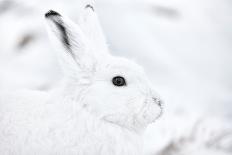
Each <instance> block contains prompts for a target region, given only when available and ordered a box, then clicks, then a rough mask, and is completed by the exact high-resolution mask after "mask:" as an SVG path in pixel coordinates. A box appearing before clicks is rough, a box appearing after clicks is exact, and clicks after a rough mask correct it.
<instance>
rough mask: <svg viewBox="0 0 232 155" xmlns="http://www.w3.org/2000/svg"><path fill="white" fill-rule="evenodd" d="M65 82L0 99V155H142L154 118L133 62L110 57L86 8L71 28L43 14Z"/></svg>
mask: <svg viewBox="0 0 232 155" xmlns="http://www.w3.org/2000/svg"><path fill="white" fill-rule="evenodd" d="M45 18H46V21H47V22H48V27H49V31H50V34H51V37H52V40H53V42H54V43H55V49H56V52H57V57H58V58H59V60H60V65H61V67H62V68H63V71H64V75H65V77H64V78H65V82H64V84H63V85H62V86H60V88H59V89H58V90H56V91H53V92H50V93H48V92H47V93H46V92H26V93H16V95H12V96H9V94H8V95H4V94H1V95H2V97H0V154H1V155H34V154H36V155H55V154H59V155H142V154H143V146H142V145H143V144H142V140H141V139H142V134H143V131H144V130H145V128H146V127H147V125H148V124H150V123H152V122H154V121H155V120H156V119H157V118H158V117H159V116H160V114H161V112H162V106H161V100H160V98H159V97H158V96H157V95H156V94H155V92H154V91H153V89H152V88H151V85H150V83H149V81H148V79H147V78H146V75H145V74H144V71H143V69H142V68H141V67H140V66H138V65H137V64H135V63H133V62H131V61H129V60H127V59H123V58H119V57H114V56H111V55H110V54H109V53H108V48H107V45H106V42H105V39H104V35H103V33H102V31H101V27H100V25H99V23H98V19H97V16H96V14H95V12H94V8H93V7H92V6H91V5H87V6H86V7H85V9H84V11H83V15H82V16H81V18H80V21H79V24H78V25H77V24H74V23H73V22H71V21H70V20H68V19H67V18H65V17H63V16H61V15H60V14H59V13H57V12H55V11H49V12H47V13H46V14H45Z"/></svg>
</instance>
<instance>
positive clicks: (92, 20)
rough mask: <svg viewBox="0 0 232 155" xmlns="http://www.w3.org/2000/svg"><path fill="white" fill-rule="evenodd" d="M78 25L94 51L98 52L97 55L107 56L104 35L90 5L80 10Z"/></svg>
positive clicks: (94, 11)
mask: <svg viewBox="0 0 232 155" xmlns="http://www.w3.org/2000/svg"><path fill="white" fill-rule="evenodd" d="M79 25H80V27H81V29H82V30H83V32H84V33H85V35H86V37H87V38H88V39H89V41H90V43H91V44H92V46H93V47H94V48H95V50H96V49H97V50H98V53H97V54H98V55H101V54H103V55H105V54H108V47H107V44H106V39H105V35H104V33H103V31H102V28H101V25H100V22H99V19H98V16H97V14H96V10H95V8H94V6H93V5H92V4H87V5H86V6H85V7H84V9H83V10H82V12H81V16H80V18H79Z"/></svg>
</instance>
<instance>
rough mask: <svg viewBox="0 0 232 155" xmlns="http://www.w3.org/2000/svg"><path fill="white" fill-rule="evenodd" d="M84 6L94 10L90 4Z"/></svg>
mask: <svg viewBox="0 0 232 155" xmlns="http://www.w3.org/2000/svg"><path fill="white" fill-rule="evenodd" d="M85 8H86V9H92V10H93V11H94V7H93V6H92V5H90V4H87V5H86V6H85Z"/></svg>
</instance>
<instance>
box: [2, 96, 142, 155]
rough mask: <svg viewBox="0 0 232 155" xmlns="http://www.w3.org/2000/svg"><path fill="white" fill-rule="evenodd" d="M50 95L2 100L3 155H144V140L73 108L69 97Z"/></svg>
mask: <svg viewBox="0 0 232 155" xmlns="http://www.w3.org/2000/svg"><path fill="white" fill-rule="evenodd" d="M50 95H51V94H45V93H42V92H25V93H23V94H22V93H17V94H16V95H13V94H4V96H3V97H0V107H1V108H0V125H1V126H0V153H1V155H52V154H61V155H95V154H96V155H109V154H110V155H111V154H112V155H128V154H133V155H137V154H138V155H141V153H142V149H141V148H142V143H141V139H140V138H141V137H140V136H139V135H138V134H136V133H135V132H130V131H129V130H128V129H123V128H121V127H119V126H116V125H112V124H110V123H107V122H104V121H99V120H98V119H96V118H94V117H93V116H91V115H89V114H88V113H87V112H85V111H83V110H82V109H78V107H73V105H74V103H73V104H72V101H68V100H69V99H68V98H69V97H68V98H67V99H66V98H65V97H64V96H62V97H59V96H56V97H57V98H56V100H54V98H53V97H55V96H53V97H52V98H51V99H52V100H50V97H51V96H50ZM56 95H57V94H56ZM6 96H7V97H9V99H5V98H6ZM28 96H30V98H28ZM75 104H76V103H75ZM74 109H75V110H74Z"/></svg>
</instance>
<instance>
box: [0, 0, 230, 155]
mask: <svg viewBox="0 0 232 155" xmlns="http://www.w3.org/2000/svg"><path fill="white" fill-rule="evenodd" d="M84 2H86V1H83V2H80V1H78V0H70V1H69V2H68V3H67V1H64V0H59V1H55V0H46V1H45V0H44V1H38V0H31V1H26V0H17V1H16V0H10V1H9V0H1V1H0V23H1V24H0V34H1V35H0V42H1V44H0V90H3V89H22V88H29V89H39V90H48V89H51V88H53V87H55V86H56V85H57V83H58V82H59V79H60V78H61V77H62V75H61V73H60V69H59V66H58V63H57V60H56V58H55V55H54V53H53V52H52V51H51V50H52V47H51V45H50V42H49V40H48V36H47V34H46V30H45V26H44V21H43V20H44V19H43V16H44V15H43V14H44V12H46V11H47V10H49V9H54V10H57V11H60V12H63V13H65V14H66V15H67V16H70V17H71V18H72V19H74V20H77V19H78V10H79V9H78V8H79V7H81V6H82V4H83V3H84ZM96 5H97V11H98V13H99V18H100V20H101V23H102V26H103V29H104V31H105V34H106V37H107V40H108V44H109V47H110V48H111V49H112V53H113V54H114V55H120V56H124V57H128V58H130V59H134V60H135V61H137V62H138V63H139V64H141V65H143V66H144V68H145V70H146V71H147V74H148V75H149V77H150V79H151V80H152V82H153V85H154V88H155V89H156V91H158V92H159V93H160V95H161V96H162V97H163V99H164V100H165V113H164V115H163V117H162V118H161V119H160V120H158V121H157V122H156V123H155V124H152V125H151V126H150V127H149V128H148V130H147V132H146V134H145V136H144V137H145V138H144V141H145V148H146V150H147V154H159V155H163V154H165V155H172V154H175V155H178V154H180V155H195V154H198V155H201V154H202V155H207V154H210V155H224V154H225V155H229V154H231V153H232V123H231V119H232V104H231V102H232V95H231V94H232V80H231V79H232V69H231V66H232V54H231V50H232V44H231V41H232V29H231V26H232V18H231V16H232V11H231V7H232V3H231V1H229V0H191V1H190V0H189V1H184V0H166V1H163V0H111V1H109V0H97V2H96Z"/></svg>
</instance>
